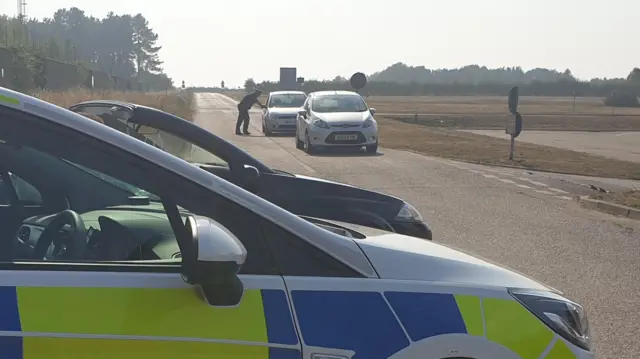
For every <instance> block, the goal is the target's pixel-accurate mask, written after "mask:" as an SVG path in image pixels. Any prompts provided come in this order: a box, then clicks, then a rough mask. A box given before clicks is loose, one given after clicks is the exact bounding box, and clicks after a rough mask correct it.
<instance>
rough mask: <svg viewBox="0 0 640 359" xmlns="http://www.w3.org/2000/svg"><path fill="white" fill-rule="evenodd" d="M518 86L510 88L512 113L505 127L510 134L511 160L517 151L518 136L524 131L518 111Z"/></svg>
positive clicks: (509, 104)
mask: <svg viewBox="0 0 640 359" xmlns="http://www.w3.org/2000/svg"><path fill="white" fill-rule="evenodd" d="M518 100H519V95H518V86H514V87H512V88H511V90H509V103H508V106H509V112H511V115H512V116H513V120H511V117H512V116H511V115H510V116H508V117H507V124H506V127H505V131H504V132H505V133H506V134H508V135H510V140H509V160H510V161H513V158H514V156H515V152H516V137H518V136H520V132H522V116H521V115H520V113H519V112H518Z"/></svg>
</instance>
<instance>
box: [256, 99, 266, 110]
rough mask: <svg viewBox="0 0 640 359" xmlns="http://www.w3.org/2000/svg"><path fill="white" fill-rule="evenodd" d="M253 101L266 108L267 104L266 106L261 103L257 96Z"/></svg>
mask: <svg viewBox="0 0 640 359" xmlns="http://www.w3.org/2000/svg"><path fill="white" fill-rule="evenodd" d="M255 103H257V104H258V106H260V107H261V108H267V106H266V105H263V104H262V103H261V102H260V100H258V98H257V97H256V102H255Z"/></svg>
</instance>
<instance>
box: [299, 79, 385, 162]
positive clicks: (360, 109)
mask: <svg viewBox="0 0 640 359" xmlns="http://www.w3.org/2000/svg"><path fill="white" fill-rule="evenodd" d="M375 112H376V110H375V109H374V108H369V107H368V106H367V104H366V103H365V101H364V99H363V98H362V97H361V96H360V95H359V94H357V93H355V92H351V91H318V92H312V93H310V94H309V96H307V100H306V101H305V103H304V105H303V106H302V108H301V109H300V110H299V111H298V119H297V121H296V148H297V149H304V150H305V151H307V153H313V151H314V150H315V149H316V148H317V147H363V146H364V147H366V148H367V152H369V153H376V152H377V151H378V124H377V122H376V120H375V119H374V118H373V115H374V114H375Z"/></svg>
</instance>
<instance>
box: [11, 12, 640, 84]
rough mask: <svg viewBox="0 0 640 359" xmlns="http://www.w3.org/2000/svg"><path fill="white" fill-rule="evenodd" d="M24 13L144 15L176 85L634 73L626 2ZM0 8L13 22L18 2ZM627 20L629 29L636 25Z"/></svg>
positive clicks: (635, 53) (633, 16)
mask: <svg viewBox="0 0 640 359" xmlns="http://www.w3.org/2000/svg"><path fill="white" fill-rule="evenodd" d="M27 3H28V5H27V14H28V16H29V17H38V18H42V17H45V16H49V17H50V16H52V15H53V13H54V11H55V10H56V9H58V8H61V7H67V8H68V7H72V6H77V7H79V8H80V9H82V10H84V11H85V12H86V13H88V14H90V15H93V16H98V17H103V16H104V15H106V14H107V12H109V11H114V12H115V13H117V14H122V13H130V14H135V13H138V12H140V13H142V14H143V15H144V16H145V17H146V18H147V19H148V20H149V22H150V24H151V26H152V27H153V29H154V30H155V31H156V32H157V33H158V34H159V35H160V44H161V45H163V49H162V52H161V59H162V60H164V68H165V70H166V72H167V73H168V74H169V75H170V76H171V77H172V78H173V79H174V81H175V82H176V83H179V82H180V81H182V80H185V81H186V83H187V85H188V86H190V85H219V84H220V81H221V80H224V81H225V82H226V84H227V86H237V85H241V84H242V83H244V80H245V79H246V78H247V77H253V78H254V79H255V80H257V81H260V80H265V79H272V80H275V79H277V78H278V76H279V68H280V67H281V66H282V67H285V66H292V67H297V68H298V76H304V77H305V78H318V79H324V78H333V77H335V76H336V75H342V76H345V77H347V76H350V75H351V74H352V73H354V72H355V71H362V72H365V73H367V74H369V73H372V72H374V71H378V70H381V69H383V68H385V67H387V66H388V65H391V64H393V63H395V62H398V61H401V62H404V63H406V64H409V65H414V66H416V65H424V66H426V67H427V68H452V67H459V66H463V65H467V64H479V65H485V66H488V67H501V66H518V65H519V66H522V67H523V68H524V69H530V68H533V67H546V68H555V69H558V70H564V69H566V68H569V69H571V71H573V73H574V75H575V76H577V77H579V78H592V77H621V76H626V75H627V74H628V73H629V71H630V70H631V69H632V68H633V67H637V66H640V45H638V39H639V38H640V27H638V26H637V19H638V14H640V1H634V0H609V1H596V0H580V1H578V0H537V1H536V0H515V1H514V0H448V1H444V0H441V1H427V0H387V1H381V0H321V1H318V0H310V1H301V0H244V1H220V0H191V1H188V0H183V1H169V0H108V1H105V0H74V1H63V0H28V1H27ZM0 12H2V13H5V14H9V15H15V14H16V12H17V6H16V0H2V1H1V2H0ZM634 23H635V25H634Z"/></svg>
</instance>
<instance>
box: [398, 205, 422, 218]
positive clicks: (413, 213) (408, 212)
mask: <svg viewBox="0 0 640 359" xmlns="http://www.w3.org/2000/svg"><path fill="white" fill-rule="evenodd" d="M396 218H399V219H404V220H415V221H422V216H421V215H420V212H418V210H417V209H415V207H413V206H412V205H410V204H409V203H407V202H405V203H404V204H403V205H402V208H400V212H398V214H397V215H396Z"/></svg>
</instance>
